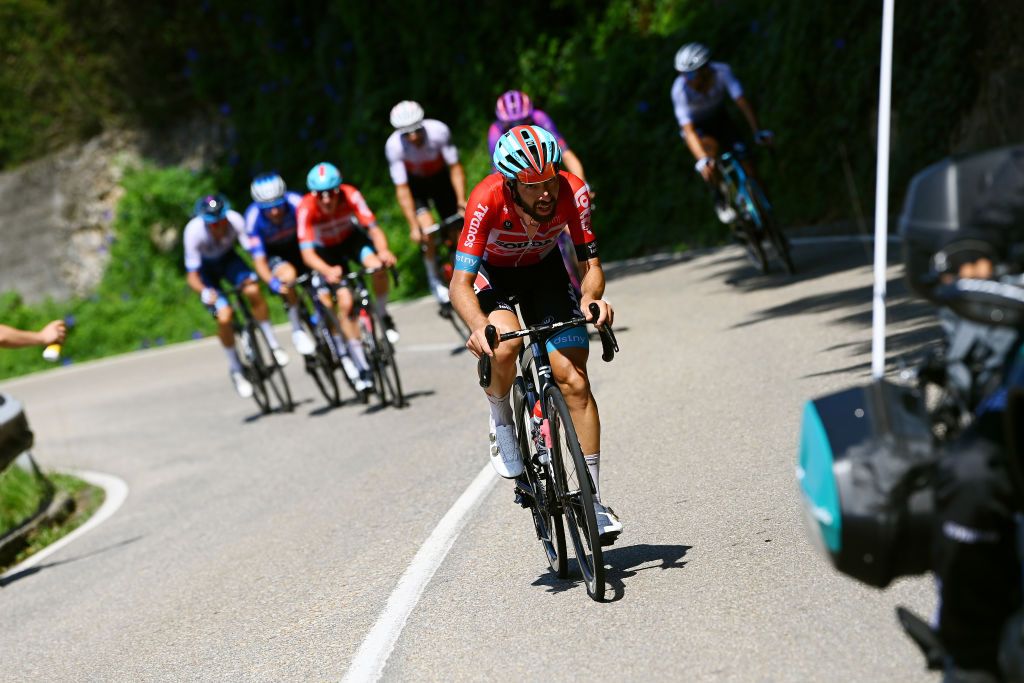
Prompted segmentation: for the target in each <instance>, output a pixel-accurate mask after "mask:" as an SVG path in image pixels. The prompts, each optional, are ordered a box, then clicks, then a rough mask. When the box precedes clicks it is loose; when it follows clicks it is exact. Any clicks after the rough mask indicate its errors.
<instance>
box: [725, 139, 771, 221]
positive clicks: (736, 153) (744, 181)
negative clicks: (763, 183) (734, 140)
mask: <svg viewBox="0 0 1024 683" xmlns="http://www.w3.org/2000/svg"><path fill="white" fill-rule="evenodd" d="M742 161H743V156H742V154H741V152H740V149H739V148H733V151H731V152H725V153H724V154H722V156H721V162H722V163H721V167H722V168H721V173H722V178H723V179H724V180H725V181H726V182H727V183H729V184H730V185H732V189H733V190H734V191H735V198H734V199H733V200H732V203H733V206H735V207H736V208H737V209H739V210H740V211H741V212H742V213H741V215H744V216H747V217H749V218H750V219H751V220H752V221H754V224H755V225H756V226H757V228H758V229H761V228H763V227H764V221H763V219H762V218H761V209H760V207H764V209H765V210H766V211H771V204H770V203H769V202H768V198H767V197H765V196H764V192H761V188H760V187H759V186H757V185H756V183H754V182H752V181H751V179H750V176H748V175H747V171H746V169H744V168H743V163H742ZM754 191H756V192H757V197H754V194H753V193H754Z"/></svg>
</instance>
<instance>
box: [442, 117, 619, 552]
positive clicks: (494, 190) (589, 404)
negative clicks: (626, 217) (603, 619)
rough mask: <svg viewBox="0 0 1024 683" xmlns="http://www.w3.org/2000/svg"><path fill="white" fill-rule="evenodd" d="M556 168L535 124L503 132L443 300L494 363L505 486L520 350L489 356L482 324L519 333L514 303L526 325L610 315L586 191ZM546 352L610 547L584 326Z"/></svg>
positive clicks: (510, 472) (493, 453) (493, 447)
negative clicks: (569, 256)
mask: <svg viewBox="0 0 1024 683" xmlns="http://www.w3.org/2000/svg"><path fill="white" fill-rule="evenodd" d="M560 160H561V152H560V150H559V148H558V143H557V142H556V141H555V138H554V136H552V135H551V133H549V132H548V131H546V130H545V129H543V128H540V127H539V126H517V127H515V128H513V129H512V130H510V131H508V132H507V133H505V135H503V136H502V137H501V139H499V141H498V144H497V146H496V148H495V152H494V165H495V167H496V168H497V169H498V173H494V174H491V175H489V176H487V177H486V178H484V180H483V181H482V182H480V184H479V185H477V186H476V188H475V189H474V190H473V192H472V193H471V194H470V197H469V203H468V205H467V210H466V211H467V213H466V224H465V225H464V226H463V229H462V235H461V236H460V238H459V249H458V251H457V253H456V257H455V274H454V275H453V277H452V283H451V288H450V292H451V299H452V305H453V306H454V307H455V310H456V311H457V312H458V313H459V315H460V316H462V319H463V320H465V321H466V324H467V325H468V326H469V328H470V329H471V330H473V333H472V335H471V336H470V338H469V341H468V342H467V343H466V346H467V347H468V348H469V350H470V351H472V352H473V354H474V355H475V356H477V357H480V355H481V354H484V353H486V354H488V355H490V356H492V357H493V362H492V367H493V369H492V375H491V385H490V386H489V387H488V388H487V389H485V394H486V395H487V400H488V404H489V405H490V412H491V415H490V432H491V433H490V458H491V465H492V466H494V469H495V470H496V471H497V472H498V474H500V475H501V476H503V477H506V478H514V477H517V476H519V475H520V474H521V473H522V471H523V462H522V455H521V453H520V452H519V446H518V443H517V440H516V435H515V427H514V425H513V414H512V406H511V402H510V400H509V399H510V397H509V394H510V391H511V388H512V383H513V381H514V380H515V376H516V358H517V357H518V353H519V349H520V348H521V346H522V342H521V341H519V340H516V341H509V342H501V343H500V344H499V345H498V347H497V348H495V349H493V350H492V349H491V348H490V347H489V346H488V344H487V340H486V336H485V334H484V330H485V328H486V327H487V325H488V324H491V325H494V326H495V327H496V328H497V330H498V332H499V333H503V332H508V331H512V330H517V329H520V326H519V318H518V316H517V315H516V312H515V304H516V303H518V305H519V310H520V311H521V313H522V316H523V322H524V323H525V324H526V325H536V324H540V323H542V322H554V321H562V320H570V319H572V318H574V317H576V316H579V315H580V309H581V308H582V309H583V310H587V309H588V308H589V305H590V304H591V303H595V304H597V306H598V308H599V309H600V311H601V313H600V316H599V317H598V320H597V321H596V322H597V324H598V325H602V324H604V323H605V322H608V323H611V322H612V316H613V311H612V307H611V305H610V304H609V303H608V302H607V301H604V300H602V298H601V297H602V295H603V294H604V271H603V270H602V269H601V261H600V259H599V258H598V255H597V241H596V239H595V237H594V232H593V230H592V229H591V225H590V194H589V191H588V188H587V185H586V183H584V182H583V181H582V180H580V179H579V178H577V177H576V176H574V175H573V174H571V173H568V172H566V171H559V170H558V163H559V161H560ZM565 228H568V230H569V234H570V236H571V238H572V242H573V244H574V245H575V249H576V254H577V256H578V258H579V261H580V267H581V270H582V272H583V279H582V282H581V291H582V296H581V297H580V298H577V295H576V292H575V290H574V289H573V287H572V286H571V285H570V283H569V276H568V274H567V273H566V270H565V267H564V266H563V265H562V258H561V254H560V253H559V251H558V249H557V247H556V239H557V237H558V234H559V233H560V232H561V231H562V230H563V229H565ZM547 349H548V354H549V358H550V361H551V369H552V374H553V375H554V379H555V381H556V382H557V383H558V386H559V387H560V388H561V390H562V393H563V394H564V395H565V400H566V403H567V404H568V406H569V410H570V412H571V413H572V419H573V424H574V425H575V427H576V433H577V436H578V437H579V442H580V446H581V447H582V449H583V453H584V454H585V456H586V460H587V466H588V469H589V470H590V475H591V477H592V479H593V480H594V486H595V489H597V490H596V492H595V493H596V495H595V508H596V511H597V519H598V526H599V530H600V533H601V537H602V541H603V542H604V543H610V542H612V541H614V539H615V537H616V536H617V535H618V534H619V532H620V531H621V530H622V524H621V522H620V521H619V519H618V518H617V517H616V516H615V513H614V512H613V511H612V510H611V509H610V508H608V507H606V506H605V505H604V504H603V503H602V502H601V494H600V483H599V482H600V478H599V470H600V461H601V423H600V417H599V415H598V411H597V403H596V402H595V401H594V395H593V393H591V390H590V381H589V379H588V377H587V357H588V355H589V349H590V340H589V336H588V334H587V331H586V329H585V328H584V327H582V326H581V327H574V328H571V329H569V330H567V331H565V332H563V333H560V334H558V335H556V336H554V337H552V338H551V339H549V340H548V341H547Z"/></svg>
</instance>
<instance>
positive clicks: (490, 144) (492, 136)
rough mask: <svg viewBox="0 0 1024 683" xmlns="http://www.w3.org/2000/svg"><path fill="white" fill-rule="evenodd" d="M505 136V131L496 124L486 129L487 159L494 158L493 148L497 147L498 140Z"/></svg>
mask: <svg viewBox="0 0 1024 683" xmlns="http://www.w3.org/2000/svg"><path fill="white" fill-rule="evenodd" d="M504 134H505V131H504V130H502V129H501V126H499V125H498V124H497V122H495V123H492V124H491V127H490V128H488V129H487V154H488V158H492V157H493V156H494V148H495V147H497V146H498V138H500V137H501V136H502V135H504Z"/></svg>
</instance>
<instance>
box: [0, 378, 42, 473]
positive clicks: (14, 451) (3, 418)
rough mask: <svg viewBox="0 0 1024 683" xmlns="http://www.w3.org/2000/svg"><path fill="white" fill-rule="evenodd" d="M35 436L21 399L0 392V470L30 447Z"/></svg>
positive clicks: (4, 468)
mask: <svg viewBox="0 0 1024 683" xmlns="http://www.w3.org/2000/svg"><path fill="white" fill-rule="evenodd" d="M34 442H35V436H34V435H33V434H32V430H31V429H29V427H28V418H26V417H25V409H24V407H22V405H21V401H19V400H18V399H16V398H14V397H13V396H11V395H10V394H3V393H0V472H3V471H4V470H6V469H7V467H8V466H9V465H10V464H11V463H12V462H14V460H15V459H16V458H17V457H18V456H19V455H21V454H22V453H24V452H25V451H27V450H28V449H30V448H32V444H33V443H34Z"/></svg>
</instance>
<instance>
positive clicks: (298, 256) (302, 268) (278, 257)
mask: <svg viewBox="0 0 1024 683" xmlns="http://www.w3.org/2000/svg"><path fill="white" fill-rule="evenodd" d="M265 251H266V256H267V265H268V266H270V272H274V269H275V268H277V267H278V266H279V265H281V264H282V263H290V264H292V266H294V267H295V273H296V274H297V275H302V274H303V273H307V272H309V267H308V266H307V265H306V263H305V261H303V260H302V251H301V250H300V249H299V244H298V242H293V243H291V244H289V245H288V246H281V247H276V246H267V247H266V250H265Z"/></svg>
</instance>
